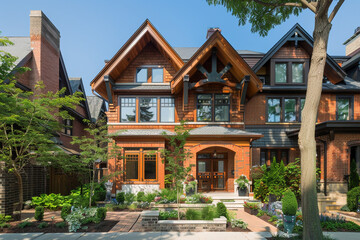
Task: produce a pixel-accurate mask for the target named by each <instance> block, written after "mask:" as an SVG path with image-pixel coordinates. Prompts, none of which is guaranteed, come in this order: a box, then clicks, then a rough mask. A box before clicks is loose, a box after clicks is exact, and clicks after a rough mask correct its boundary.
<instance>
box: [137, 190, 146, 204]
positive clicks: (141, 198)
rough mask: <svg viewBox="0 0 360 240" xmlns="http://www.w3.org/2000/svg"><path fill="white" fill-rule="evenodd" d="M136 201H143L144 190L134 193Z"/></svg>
mask: <svg viewBox="0 0 360 240" xmlns="http://www.w3.org/2000/svg"><path fill="white" fill-rule="evenodd" d="M136 201H138V202H145V193H144V192H138V193H137V195H136Z"/></svg>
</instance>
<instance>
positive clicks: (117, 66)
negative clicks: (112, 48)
mask: <svg viewBox="0 0 360 240" xmlns="http://www.w3.org/2000/svg"><path fill="white" fill-rule="evenodd" d="M149 42H152V43H154V44H155V46H156V47H157V48H158V49H159V51H161V52H162V54H165V55H167V56H168V59H169V61H170V62H171V63H172V65H173V66H174V68H175V70H179V69H180V68H181V67H182V66H183V65H184V62H183V61H182V59H181V57H180V56H179V55H178V54H177V53H176V51H175V50H174V49H173V48H172V47H171V46H170V44H169V43H168V42H167V41H166V40H165V38H164V37H163V36H162V35H161V34H160V33H159V32H158V31H157V29H156V28H155V27H154V26H153V25H152V24H151V22H150V21H149V20H148V19H146V20H145V22H144V23H143V24H142V25H141V26H140V27H139V28H138V29H137V30H136V32H135V33H134V34H133V35H132V36H131V37H130V38H129V40H128V41H127V42H126V43H125V44H124V45H123V46H122V47H121V48H120V50H119V51H118V52H117V53H116V54H115V55H114V56H113V57H112V58H111V59H110V61H109V62H108V63H107V64H106V65H105V66H104V68H103V69H102V70H101V71H100V72H99V73H98V74H97V75H96V77H95V78H94V79H93V80H92V81H91V83H90V84H91V87H92V89H94V90H95V91H97V92H98V93H99V94H100V95H101V96H103V97H104V98H105V99H107V95H106V87H105V83H104V76H106V75H109V76H110V77H111V78H113V79H114V76H113V75H119V74H120V73H121V72H122V71H123V70H124V69H125V68H126V67H127V66H128V64H129V63H130V62H131V61H132V60H133V59H134V58H135V57H136V56H137V55H138V54H139V53H140V51H141V50H142V49H143V48H144V47H145V46H146V45H147V44H148V43H149Z"/></svg>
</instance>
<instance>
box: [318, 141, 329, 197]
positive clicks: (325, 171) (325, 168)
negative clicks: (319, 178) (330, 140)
mask: <svg viewBox="0 0 360 240" xmlns="http://www.w3.org/2000/svg"><path fill="white" fill-rule="evenodd" d="M319 141H320V142H321V143H322V144H323V145H324V195H325V196H327V142H326V141H324V140H319Z"/></svg>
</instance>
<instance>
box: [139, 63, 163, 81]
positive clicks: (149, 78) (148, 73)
mask: <svg viewBox="0 0 360 240" xmlns="http://www.w3.org/2000/svg"><path fill="white" fill-rule="evenodd" d="M138 69H146V70H147V71H146V81H145V82H139V81H138V76H137V73H138ZM153 69H162V71H163V72H162V81H161V82H153V77H152V76H153V71H152V70H153ZM164 80H165V67H164V66H163V65H142V66H139V67H137V68H136V70H135V77H134V82H135V83H139V84H143V83H158V84H159V83H164Z"/></svg>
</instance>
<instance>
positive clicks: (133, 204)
mask: <svg viewBox="0 0 360 240" xmlns="http://www.w3.org/2000/svg"><path fill="white" fill-rule="evenodd" d="M128 209H129V210H136V209H137V204H135V203H132V204H130V205H129V206H128Z"/></svg>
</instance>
